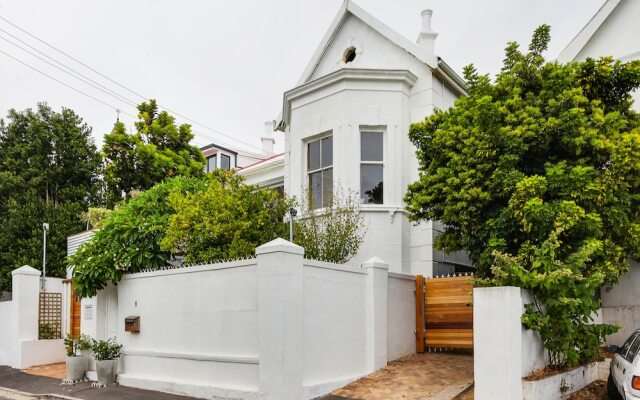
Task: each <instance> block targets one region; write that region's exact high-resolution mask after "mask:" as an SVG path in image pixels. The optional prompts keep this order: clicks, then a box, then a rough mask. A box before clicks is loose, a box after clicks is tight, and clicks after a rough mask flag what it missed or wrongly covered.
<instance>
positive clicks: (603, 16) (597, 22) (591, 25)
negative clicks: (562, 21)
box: [558, 0, 625, 62]
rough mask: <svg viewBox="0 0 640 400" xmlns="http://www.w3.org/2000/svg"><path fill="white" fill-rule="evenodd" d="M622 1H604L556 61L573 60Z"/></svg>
mask: <svg viewBox="0 0 640 400" xmlns="http://www.w3.org/2000/svg"><path fill="white" fill-rule="evenodd" d="M624 1H625V0H606V2H605V3H604V4H603V5H602V7H600V9H599V10H598V12H596V13H595V15H594V16H593V17H591V19H590V20H589V22H587V24H586V25H585V26H584V27H583V28H582V29H581V30H580V32H578V34H577V35H576V37H574V38H573V40H572V41H571V42H569V44H568V45H567V47H565V48H564V50H562V51H561V52H560V55H558V61H560V62H569V61H573V60H575V59H576V57H578V55H579V54H580V52H581V51H582V49H584V47H585V46H586V45H587V43H588V42H589V40H591V38H592V37H593V36H594V35H595V33H596V32H597V31H598V29H599V28H600V27H601V26H602V24H603V23H604V22H605V21H606V20H607V18H609V16H610V15H611V14H612V13H613V11H614V10H615V9H616V8H617V7H618V6H619V5H620V4H622V2H624Z"/></svg>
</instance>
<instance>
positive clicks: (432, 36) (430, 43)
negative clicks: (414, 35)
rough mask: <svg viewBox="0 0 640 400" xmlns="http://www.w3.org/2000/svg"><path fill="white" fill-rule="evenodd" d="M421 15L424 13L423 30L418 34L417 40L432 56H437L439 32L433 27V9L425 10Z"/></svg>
mask: <svg viewBox="0 0 640 400" xmlns="http://www.w3.org/2000/svg"><path fill="white" fill-rule="evenodd" d="M420 15H422V31H421V32H420V35H418V40H417V41H416V42H417V43H418V45H419V46H420V47H422V48H423V49H425V50H426V51H427V53H428V54H429V55H430V56H434V57H435V42H436V38H437V37H438V33H437V32H434V31H433V29H431V16H432V15H433V11H431V10H424V11H422V13H421V14H420Z"/></svg>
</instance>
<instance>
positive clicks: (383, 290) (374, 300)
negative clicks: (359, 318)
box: [362, 257, 389, 372]
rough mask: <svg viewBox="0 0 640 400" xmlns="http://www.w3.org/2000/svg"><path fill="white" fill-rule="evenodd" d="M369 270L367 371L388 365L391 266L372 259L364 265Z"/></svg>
mask: <svg viewBox="0 0 640 400" xmlns="http://www.w3.org/2000/svg"><path fill="white" fill-rule="evenodd" d="M362 268H365V269H366V270H367V273H368V275H367V369H368V370H369V371H370V372H373V371H376V370H379V369H380V368H384V367H385V366H386V365H387V286H388V282H389V264H387V263H386V262H385V261H383V260H381V259H380V258H378V257H372V258H370V259H369V260H367V261H365V262H364V263H363V264H362Z"/></svg>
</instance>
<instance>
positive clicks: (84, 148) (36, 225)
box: [0, 103, 101, 292]
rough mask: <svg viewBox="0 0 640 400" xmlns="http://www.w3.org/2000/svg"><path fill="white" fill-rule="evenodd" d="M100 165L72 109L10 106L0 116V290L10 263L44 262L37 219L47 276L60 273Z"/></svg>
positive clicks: (6, 285) (92, 200)
mask: <svg viewBox="0 0 640 400" xmlns="http://www.w3.org/2000/svg"><path fill="white" fill-rule="evenodd" d="M100 171H101V161H100V154H99V153H98V151H97V149H96V147H95V145H94V143H93V139H92V137H91V128H90V127H89V126H88V125H87V124H85V123H84V122H83V120H82V118H80V117H79V116H78V115H77V114H75V113H74V112H73V111H72V110H70V109H67V108H63V109H61V110H60V111H59V112H56V111H53V110H52V109H51V108H50V107H49V106H47V105H46V104H44V103H41V104H38V107H37V109H35V110H32V109H26V110H24V111H16V110H13V109H12V110H9V112H8V114H7V117H6V119H5V120H1V121H0V292H2V291H10V290H11V271H12V270H13V269H15V268H18V267H21V266H23V265H31V266H33V267H34V268H37V269H42V223H43V222H47V223H49V226H50V229H49V231H48V232H47V276H54V277H64V276H65V273H66V270H65V262H64V261H65V257H66V250H67V247H66V246H67V236H69V235H71V234H74V233H76V232H78V231H81V230H83V229H84V226H85V224H83V222H82V221H81V219H80V215H81V213H82V212H83V211H86V209H87V207H88V206H90V205H92V204H97V203H98V201H99V198H100V194H101V193H100V189H101V185H100V182H99V176H100Z"/></svg>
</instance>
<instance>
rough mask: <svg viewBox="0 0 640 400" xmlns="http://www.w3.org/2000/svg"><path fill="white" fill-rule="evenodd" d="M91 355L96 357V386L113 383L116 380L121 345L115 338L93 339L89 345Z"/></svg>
mask: <svg viewBox="0 0 640 400" xmlns="http://www.w3.org/2000/svg"><path fill="white" fill-rule="evenodd" d="M91 350H93V357H94V358H95V359H96V374H97V375H98V386H108V385H113V384H114V383H115V381H116V375H117V368H118V359H119V358H120V354H121V350H122V345H121V344H118V343H117V342H116V340H115V338H110V339H107V340H95V339H94V340H93V345H92V346H91Z"/></svg>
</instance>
